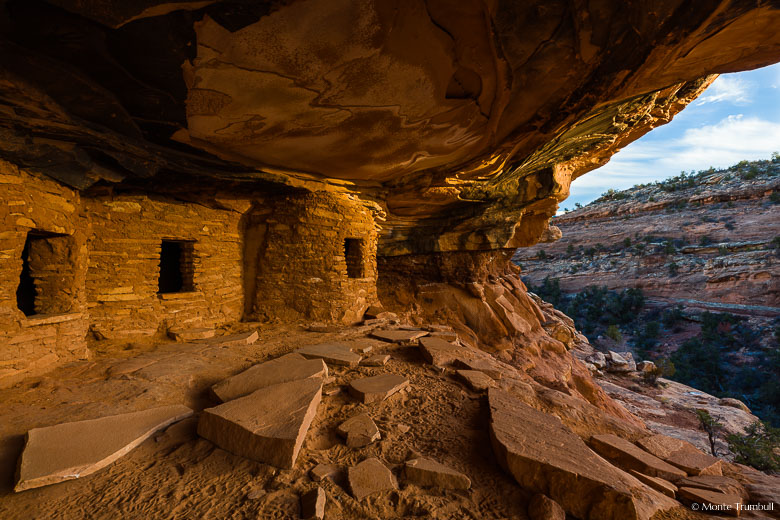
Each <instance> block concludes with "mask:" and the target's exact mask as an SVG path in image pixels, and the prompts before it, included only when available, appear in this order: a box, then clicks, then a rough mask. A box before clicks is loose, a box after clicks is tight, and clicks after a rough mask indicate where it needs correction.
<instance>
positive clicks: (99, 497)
mask: <svg viewBox="0 0 780 520" xmlns="http://www.w3.org/2000/svg"><path fill="white" fill-rule="evenodd" d="M254 325H255V326H256V325H257V324H254ZM241 327H242V328H243V329H244V330H246V328H247V326H246V324H242V325H241ZM237 330H240V329H237ZM229 332H235V331H229ZM259 332H260V339H259V340H258V341H257V342H256V343H255V344H253V345H249V346H241V347H230V348H223V347H219V346H213V345H205V344H181V343H178V344H177V343H172V342H169V341H165V340H161V341H159V342H147V343H143V344H122V343H109V342H100V343H96V344H95V345H93V347H94V348H93V351H94V352H95V356H94V358H93V359H92V360H91V361H83V362H76V363H71V364H69V365H67V366H64V367H61V368H59V369H57V370H56V371H54V372H51V373H49V374H47V375H46V376H44V377H39V378H35V379H30V380H26V381H23V382H22V383H20V384H18V385H16V386H14V387H12V388H9V389H5V390H0V416H1V417H2V418H3V420H2V422H1V423H0V518H3V519H38V518H45V519H69V520H70V519H82V518H83V519H103V518H122V519H150V518H199V519H200V518H203V519H206V518H220V519H221V518H235V519H244V518H263V519H281V518H298V517H299V511H298V508H299V496H300V494H302V493H303V492H305V491H307V490H309V489H312V488H313V487H315V486H316V484H315V483H314V482H312V481H311V479H310V478H309V477H308V474H307V473H308V470H309V469H311V468H312V467H313V466H315V465H316V464H318V463H321V462H322V463H332V464H337V465H339V466H341V467H343V468H344V469H346V467H348V466H351V465H354V464H356V463H358V462H360V461H361V460H363V459H365V458H367V457H370V456H376V457H379V458H380V459H381V460H383V461H384V462H385V463H386V464H387V465H388V466H389V467H390V468H391V469H393V471H394V473H395V474H396V476H397V477H398V480H399V485H400V490H399V491H397V492H391V493H385V494H380V495H376V496H373V497H368V498H367V499H365V500H363V501H362V502H358V501H356V500H354V499H353V498H352V497H351V496H350V495H349V493H348V488H347V485H346V482H345V476H344V475H340V476H339V477H338V478H336V479H335V482H330V481H324V482H323V483H322V486H323V488H324V489H325V490H326V492H327V494H328V503H327V508H326V514H327V516H328V518H344V519H353V518H354V519H358V518H360V519H363V518H377V519H379V518H383V519H384V518H414V517H419V518H442V519H443V518H464V519H468V518H473V519H483V518H496V519H502V518H512V519H523V518H526V513H525V509H526V504H527V502H528V499H529V498H530V495H529V494H528V493H527V492H525V491H523V490H522V489H521V488H520V487H519V486H518V485H517V484H516V483H515V482H514V480H513V479H512V478H511V477H510V476H508V475H507V474H505V473H504V472H502V471H501V469H500V468H499V467H498V466H497V464H496V461H495V459H494V456H493V452H492V449H491V446H490V440H489V437H488V416H487V413H488V411H487V403H486V399H485V397H484V396H480V395H479V394H476V393H472V392H470V391H469V390H467V389H466V388H465V387H464V386H463V385H461V384H460V383H458V382H457V381H455V380H454V379H453V378H452V377H451V376H445V375H442V374H441V373H439V372H438V371H437V370H436V369H434V368H433V367H431V366H428V365H425V364H424V363H423V361H422V359H421V357H420V356H419V353H418V349H416V348H410V347H403V346H397V345H391V344H388V343H383V342H380V341H377V340H370V339H367V338H365V336H364V334H363V333H362V332H361V331H359V330H357V329H345V330H342V331H339V332H334V333H312V332H306V331H304V330H303V328H301V327H299V326H293V325H289V326H273V327H271V326H263V327H261V328H260V329H259ZM336 339H338V340H347V341H361V342H369V343H371V344H373V345H374V350H373V351H372V353H389V354H391V356H392V359H391V361H390V362H389V363H388V364H387V365H386V366H385V367H383V368H366V367H358V368H353V369H349V368H346V367H332V366H331V367H329V368H330V371H331V375H332V376H335V379H336V381H335V383H336V384H339V385H345V384H346V383H348V382H349V381H350V380H351V379H353V378H356V377H361V376H367V375H374V374H377V373H380V372H383V371H386V372H393V373H398V374H402V375H404V376H406V377H407V378H409V380H410V382H411V385H410V387H409V389H408V390H406V391H404V392H402V393H400V394H396V395H394V396H392V397H390V398H389V399H387V400H385V401H384V402H381V403H374V404H371V405H365V404H361V403H358V402H357V401H356V400H354V399H352V398H351V397H350V396H349V394H348V393H347V392H346V389H344V390H343V391H341V392H340V393H337V394H335V395H331V396H328V395H324V396H323V400H322V403H321V404H320V406H319V408H318V410H317V416H316V418H315V420H314V422H313V423H312V426H311V428H310V430H309V432H308V434H307V436H306V441H305V444H304V447H303V449H302V451H301V453H300V455H299V457H298V461H297V464H296V466H295V468H294V469H292V470H277V469H275V468H273V467H271V466H268V465H265V464H261V463H257V462H254V461H251V460H248V459H245V458H242V457H238V456H235V455H232V454H230V453H228V452H226V451H223V450H221V449H219V448H217V447H215V446H214V445H213V444H211V443H210V442H208V441H206V440H204V439H201V438H199V437H198V436H197V434H196V433H195V430H196V423H197V418H196V417H193V418H190V419H187V420H185V421H182V422H180V423H178V424H175V425H173V426H171V427H169V428H168V429H167V430H165V431H163V432H160V433H158V434H157V435H156V436H154V437H153V438H151V439H149V440H147V441H146V442H144V443H143V444H142V445H141V446H139V447H138V448H136V449H135V450H133V451H132V452H130V453H129V454H128V455H127V456H125V457H123V458H121V459H120V460H119V461H117V462H115V463H114V464H111V465H110V466H109V467H107V468H104V469H103V470H100V471H98V472H97V473H95V474H93V475H90V476H86V477H83V478H80V479H76V480H72V481H68V482H64V483H60V484H55V485H51V486H46V487H43V488H38V489H32V490H28V491H24V492H21V493H13V492H12V485H13V479H14V471H15V466H16V461H17V459H18V457H19V455H20V453H21V450H22V447H23V443H24V438H23V435H24V433H25V432H26V431H27V430H28V429H30V428H34V427H41V426H49V425H54V424H57V423H61V422H66V421H73V420H80V419H89V418H97V417H101V416H105V415H112V414H117V413H122V412H129V411H135V410H142V409H146V408H151V407H154V406H160V405H165V404H176V403H183V404H186V405H188V406H190V407H192V408H194V409H195V410H196V411H200V410H202V409H203V408H206V407H208V406H211V405H214V404H217V403H216V401H213V400H212V398H210V397H209V394H208V391H207V390H208V388H209V387H210V386H211V385H212V384H213V383H215V382H217V381H219V380H221V379H222V378H224V377H226V376H228V375H231V374H233V373H237V372H239V371H241V370H243V369H244V368H247V367H248V366H250V365H251V364H254V363H256V362H259V361H263V360H266V359H269V358H272V357H276V356H278V355H281V354H284V353H287V352H290V351H292V350H294V349H295V348H298V347H300V346H303V345H306V344H314V343H320V342H324V341H329V340H336ZM361 411H366V412H368V413H369V414H370V415H371V416H372V417H373V418H374V420H375V421H376V422H377V424H378V426H379V428H380V430H381V432H382V439H381V440H380V441H379V442H376V443H374V444H371V445H369V446H367V447H365V448H360V449H351V448H347V447H346V446H345V445H344V444H343V442H342V441H341V440H340V439H339V438H338V437H337V436H336V434H335V428H336V426H337V425H338V424H340V423H341V422H342V421H343V420H345V419H347V418H349V417H351V416H352V415H355V414H357V413H359V412H361ZM407 426H408V427H409V430H408V431H406V432H405V433H404V431H405V430H406V428H405V427H407ZM414 454H422V455H425V456H430V457H432V458H435V459H437V460H438V461H440V462H442V463H444V464H447V465H450V466H452V467H454V468H456V469H458V470H460V471H463V472H464V473H466V474H467V475H468V476H469V477H470V478H471V480H472V489H471V490H469V491H448V490H437V489H420V488H417V487H416V486H414V485H407V484H405V483H404V480H403V478H402V474H401V471H400V469H401V466H402V464H403V462H404V461H405V460H407V459H408V458H409V457H410V456H411V455H414Z"/></svg>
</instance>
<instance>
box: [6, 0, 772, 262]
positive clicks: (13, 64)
mask: <svg viewBox="0 0 780 520" xmlns="http://www.w3.org/2000/svg"><path fill="white" fill-rule="evenodd" d="M777 7H778V6H777V4H776V2H772V1H762V2H757V3H750V4H743V3H741V2H733V1H727V0H721V1H716V0H711V1H707V2H704V3H701V2H699V3H697V4H696V5H695V6H693V5H692V4H690V3H688V2H682V1H679V0H668V1H663V2H660V3H653V4H652V7H651V6H649V5H648V4H646V3H645V2H620V3H615V4H611V5H602V6H599V7H598V8H596V7H594V6H592V5H589V4H582V3H573V4H572V3H566V2H554V3H550V2H546V1H544V2H542V1H535V2H524V3H523V4H522V5H519V4H518V3H517V2H505V1H498V2H483V1H478V0H469V1H466V2H459V3H458V5H457V6H453V5H452V4H451V3H450V2H441V1H433V0H430V1H413V2H394V1H380V0H374V1H369V2H364V3H360V4H354V3H353V2H348V1H343V2H341V1H338V2H334V1H332V0H306V1H303V0H299V1H292V0H290V1H274V2H256V3H252V4H251V5H249V4H246V3H245V2H238V1H216V0H206V1H198V2H175V3H173V2H166V1H164V0H147V1H144V2H134V3H132V5H129V4H127V3H124V2H118V1H113V0H89V1H81V0H79V1H76V0H51V1H43V0H34V1H28V0H24V1H23V0H9V1H5V2H3V3H2V4H1V6H0V27H2V29H3V30H2V37H0V56H2V58H0V71H2V74H0V76H1V77H2V79H1V80H0V94H1V95H2V99H3V104H2V111H1V112H0V132H1V133H0V137H1V138H0V143H2V144H0V157H2V158H4V159H6V160H9V161H10V162H13V163H15V164H18V165H20V166H22V167H25V168H29V169H31V170H32V171H39V172H43V173H45V174H46V175H50V176H52V177H54V178H56V179H58V180H60V181H62V182H64V183H66V184H69V185H70V186H72V187H75V188H78V189H84V188H87V187H89V186H90V185H93V184H94V183H96V182H99V181H104V182H111V183H117V182H120V183H121V182H124V183H135V184H137V183H142V184H144V185H145V186H147V187H148V188H149V189H151V190H153V191H161V190H165V189H166V188H167V187H168V186H170V185H171V184H175V185H179V184H181V182H182V181H187V180H192V179H193V178H196V177H199V178H206V179H222V180H224V179H230V180H255V181H258V180H261V181H267V182H269V183H271V186H273V185H274V184H276V185H288V186H289V185H292V186H297V187H302V188H305V189H309V190H314V191H317V190H329V191H343V192H351V193H355V194H358V195H359V197H360V198H361V199H363V200H365V201H368V202H370V203H372V204H377V205H378V206H379V207H381V209H382V211H383V212H384V214H385V221H384V223H383V226H382V232H381V236H380V239H379V254H380V256H395V255H401V254H420V253H431V252H446V251H457V250H486V249H501V248H514V247H517V246H521V245H530V244H532V243H534V242H535V241H536V240H537V238H538V236H539V235H540V233H541V232H542V230H543V228H544V222H545V221H546V220H547V218H549V217H550V216H551V215H552V214H553V213H554V212H555V207H556V203H557V202H558V201H560V200H562V199H564V198H565V197H566V195H567V193H568V187H569V183H570V182H571V180H572V179H573V178H576V177H577V176H578V175H581V174H583V173H585V172H586V171H589V170H591V169H593V168H595V167H597V166H598V165H600V164H603V163H604V162H605V161H606V160H608V158H609V156H610V155H611V154H612V153H614V152H615V151H616V150H617V149H619V148H620V147H622V146H624V145H625V144H627V143H628V142H630V141H632V140H634V139H636V138H638V137H639V136H641V135H642V134H644V133H645V132H647V131H649V130H650V129H652V128H653V127H655V126H657V125H659V124H663V123H665V122H667V121H668V120H669V119H670V118H671V117H672V116H673V115H674V114H675V113H677V112H678V111H679V110H680V109H682V108H683V107H684V106H685V105H686V104H687V103H688V102H690V101H691V100H692V99H693V98H694V97H695V96H696V95H697V94H698V93H699V92H701V90H702V89H703V88H704V87H705V86H706V85H707V84H708V82H709V81H711V79H712V77H711V76H708V75H710V74H713V73H721V72H732V71H736V70H744V69H750V68H754V67H758V66H762V65H767V64H770V63H773V62H775V61H777V60H778V59H780V35H779V34H778V32H777V31H776V30H775V29H776V27H777V26H778V25H779V24H780V10H778V8H777ZM270 189H274V188H273V187H271V188H270Z"/></svg>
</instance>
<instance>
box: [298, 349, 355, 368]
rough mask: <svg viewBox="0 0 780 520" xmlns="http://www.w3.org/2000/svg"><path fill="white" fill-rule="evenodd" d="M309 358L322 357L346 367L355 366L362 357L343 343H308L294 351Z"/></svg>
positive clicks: (326, 360) (333, 363) (331, 362)
mask: <svg viewBox="0 0 780 520" xmlns="http://www.w3.org/2000/svg"><path fill="white" fill-rule="evenodd" d="M295 352H296V353H298V354H301V355H302V356H304V357H306V358H309V359H323V360H324V361H325V362H326V363H330V364H331V365H342V366H348V367H354V366H357V364H358V363H360V360H361V359H362V357H361V356H360V354H355V353H354V352H352V350H350V348H349V346H348V345H346V344H344V343H320V344H319V345H309V346H308V347H303V348H299V349H298V350H296V351H295Z"/></svg>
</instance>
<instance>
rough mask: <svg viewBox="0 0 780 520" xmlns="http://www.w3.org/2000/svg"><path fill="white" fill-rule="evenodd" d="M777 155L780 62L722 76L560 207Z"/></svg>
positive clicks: (590, 176)
mask: <svg viewBox="0 0 780 520" xmlns="http://www.w3.org/2000/svg"><path fill="white" fill-rule="evenodd" d="M772 152H780V63H779V64H776V65H772V66H770V67H765V68H763V69H757V70H752V71H748V72H738V73H735V74H724V75H722V76H720V77H718V79H716V80H715V82H714V83H713V84H712V85H710V87H709V88H708V89H707V90H706V91H705V92H704V93H703V94H702V95H701V96H699V97H698V98H697V99H696V100H695V101H694V102H693V103H691V104H690V105H688V106H687V107H686V108H685V109H684V110H683V111H682V112H680V113H679V114H677V116H676V117H675V118H674V119H673V120H672V122H671V123H669V124H668V125H664V126H659V127H658V128H656V129H654V130H652V131H651V132H650V133H648V134H646V135H645V136H644V137H642V138H640V139H638V140H637V141H634V142H633V143H631V144H630V145H628V146H626V147H625V148H623V149H622V150H621V151H620V152H618V153H617V154H615V155H614V156H613V157H612V160H610V162H609V163H607V164H606V165H605V166H602V167H601V168H599V169H598V170H594V171H592V172H590V173H587V174H585V175H583V176H582V177H580V178H579V179H577V180H575V181H574V182H573V183H572V185H571V195H570V196H569V198H568V199H566V200H565V201H563V202H562V203H561V205H560V206H561V208H569V209H573V208H574V203H575V202H579V203H581V204H583V205H584V204H587V203H588V202H590V201H592V200H593V199H596V198H598V197H599V196H600V195H601V194H602V193H604V192H605V191H607V189H609V188H614V189H617V190H622V189H626V188H630V187H631V186H633V185H635V184H641V183H645V182H651V181H656V180H663V179H666V178H667V177H672V176H674V175H679V174H680V171H682V170H685V171H687V172H689V171H691V170H696V171H698V170H705V169H707V168H709V167H710V166H714V167H715V168H723V167H727V166H731V165H733V164H736V163H738V162H739V161H742V160H755V159H769V158H770V157H771V155H772Z"/></svg>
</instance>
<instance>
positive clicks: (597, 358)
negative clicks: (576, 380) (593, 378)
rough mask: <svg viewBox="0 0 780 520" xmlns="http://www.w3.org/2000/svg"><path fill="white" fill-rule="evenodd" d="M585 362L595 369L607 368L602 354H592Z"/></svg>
mask: <svg viewBox="0 0 780 520" xmlns="http://www.w3.org/2000/svg"><path fill="white" fill-rule="evenodd" d="M585 360H586V361H587V362H589V363H592V364H593V365H594V366H595V367H596V368H598V369H602V368H604V367H606V366H607V358H606V356H605V355H604V354H603V353H602V352H594V353H593V354H591V355H590V356H588V357H587V358H585Z"/></svg>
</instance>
